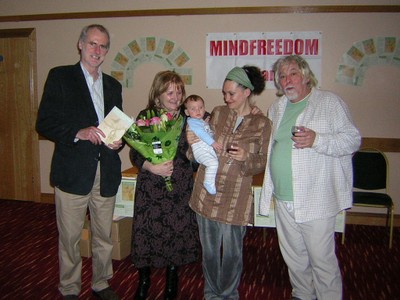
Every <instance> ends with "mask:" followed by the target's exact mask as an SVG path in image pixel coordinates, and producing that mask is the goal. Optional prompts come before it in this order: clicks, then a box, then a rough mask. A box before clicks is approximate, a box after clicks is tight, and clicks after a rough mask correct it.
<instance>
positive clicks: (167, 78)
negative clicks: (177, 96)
mask: <svg viewBox="0 0 400 300" xmlns="http://www.w3.org/2000/svg"><path fill="white" fill-rule="evenodd" d="M171 84H175V85H176V88H177V89H178V90H180V91H181V92H182V99H185V97H186V92H185V83H184V82H183V80H182V78H181V77H180V76H179V74H178V73H175V72H174V71H170V70H167V71H161V72H158V73H157V74H156V76H155V77H154V80H153V84H152V85H151V88H150V92H149V102H148V104H147V108H149V109H160V103H159V97H160V95H161V94H163V93H165V91H167V90H168V87H169V86H170V85H171ZM181 104H182V103H180V105H181Z"/></svg>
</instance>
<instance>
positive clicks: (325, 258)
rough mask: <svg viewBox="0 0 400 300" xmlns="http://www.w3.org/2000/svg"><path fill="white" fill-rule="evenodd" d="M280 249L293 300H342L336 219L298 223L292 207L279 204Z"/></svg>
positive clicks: (277, 226) (277, 206)
mask: <svg viewBox="0 0 400 300" xmlns="http://www.w3.org/2000/svg"><path fill="white" fill-rule="evenodd" d="M275 203H276V211H275V212H276V214H275V217H276V229H277V232H278V239H279V247H280V250H281V253H282V256H283V258H284V260H285V262H286V264H287V266H288V270H289V277H290V283H291V285H292V288H293V289H292V296H293V297H297V298H299V299H302V300H315V299H318V300H341V299H342V277H341V273H340V269H339V264H338V261H337V258H336V254H335V221H336V218H335V217H330V218H326V219H321V220H314V221H309V222H304V223H296V222H295V220H294V208H293V205H292V203H290V202H289V203H285V202H283V201H275Z"/></svg>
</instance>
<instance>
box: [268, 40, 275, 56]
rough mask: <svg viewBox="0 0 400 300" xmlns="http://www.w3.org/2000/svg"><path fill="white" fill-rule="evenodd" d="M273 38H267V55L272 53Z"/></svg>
mask: <svg viewBox="0 0 400 300" xmlns="http://www.w3.org/2000/svg"><path fill="white" fill-rule="evenodd" d="M273 43H274V40H267V55H273V54H274V44H273Z"/></svg>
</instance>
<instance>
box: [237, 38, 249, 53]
mask: <svg viewBox="0 0 400 300" xmlns="http://www.w3.org/2000/svg"><path fill="white" fill-rule="evenodd" d="M248 53H249V42H248V41H246V40H240V41H239V55H247V54H248Z"/></svg>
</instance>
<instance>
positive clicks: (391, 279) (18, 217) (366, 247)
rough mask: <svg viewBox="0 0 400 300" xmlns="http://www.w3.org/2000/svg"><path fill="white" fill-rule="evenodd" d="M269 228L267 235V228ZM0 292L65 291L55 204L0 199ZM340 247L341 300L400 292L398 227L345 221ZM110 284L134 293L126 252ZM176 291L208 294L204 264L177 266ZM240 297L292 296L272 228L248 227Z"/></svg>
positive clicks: (157, 294)
mask: <svg viewBox="0 0 400 300" xmlns="http://www.w3.org/2000/svg"><path fill="white" fill-rule="evenodd" d="M263 233H265V236H264V234H263ZM0 237H1V238H0V299H51V300H53V299H61V297H60V295H59V293H58V290H57V284H58V259H57V229H56V224H55V210H54V205H51V204H37V203H31V202H19V201H6V200H1V201H0ZM336 238H337V246H336V247H337V255H338V258H339V262H340V266H341V270H342V274H343V284H344V300H361V299H363V300H377V299H382V300H383V299H385V300H386V299H387V300H395V299H400V253H399V246H400V228H396V229H395V232H394V239H393V248H392V249H391V250H389V249H388V247H387V230H386V229H385V228H384V227H377V226H361V225H347V226H346V241H345V244H344V245H342V244H340V239H341V236H340V234H337V237H336ZM164 272H165V271H164V270H162V269H159V270H153V273H152V285H151V291H150V296H149V299H150V300H156V299H162V296H163V290H164V284H165V283H164ZM114 273H115V274H114V277H113V279H112V280H111V281H110V283H111V286H112V287H113V288H114V289H115V290H116V291H117V293H118V294H119V295H120V297H121V299H133V295H134V292H135V290H136V287H137V283H138V274H137V270H136V269H135V267H133V266H132V264H131V263H130V260H129V257H128V258H126V259H124V260H121V261H116V260H115V261H114ZM82 278H83V286H82V293H81V295H80V299H94V298H93V296H92V295H91V290H90V278H91V260H90V259H88V258H84V259H83V272H82ZM179 278H180V290H181V291H180V294H179V298H178V299H182V300H188V299H189V300H197V299H198V300H200V299H203V297H202V292H203V277H202V270H201V264H200V262H199V263H196V264H192V265H188V266H185V267H182V268H181V269H180V270H179ZM240 297H241V299H249V300H269V299H271V300H280V299H289V298H290V284H289V279H288V276H287V269H286V266H285V264H284V262H283V260H282V257H281V255H280V252H279V248H278V243H277V238H276V231H275V229H266V230H265V231H263V229H261V228H249V229H248V231H247V235H246V238H245V249H244V271H243V274H242V280H241V285H240Z"/></svg>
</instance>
